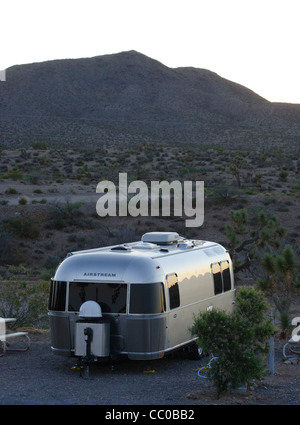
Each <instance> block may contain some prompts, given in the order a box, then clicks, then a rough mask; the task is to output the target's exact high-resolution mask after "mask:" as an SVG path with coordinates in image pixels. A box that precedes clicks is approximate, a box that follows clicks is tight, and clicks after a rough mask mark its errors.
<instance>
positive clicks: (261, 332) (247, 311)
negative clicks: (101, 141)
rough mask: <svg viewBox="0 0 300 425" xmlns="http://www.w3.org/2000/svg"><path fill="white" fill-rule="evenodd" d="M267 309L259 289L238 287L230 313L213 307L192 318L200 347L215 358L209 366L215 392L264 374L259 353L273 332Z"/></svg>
mask: <svg viewBox="0 0 300 425" xmlns="http://www.w3.org/2000/svg"><path fill="white" fill-rule="evenodd" d="M266 311H267V305H266V303H265V301H264V298H263V294H262V292H260V291H255V290H254V289H252V288H251V289H248V288H241V289H240V291H239V293H238V295H237V297H236V309H235V312H234V313H233V314H228V313H226V312H224V311H220V310H213V311H211V312H203V313H200V314H199V316H198V317H196V318H195V321H194V325H193V328H192V333H193V334H194V335H196V336H197V337H198V344H199V346H201V347H202V349H203V350H204V352H207V353H213V354H214V356H216V357H217V358H218V359H217V360H216V361H214V362H212V363H211V366H212V367H211V369H209V378H210V379H211V381H212V382H213V384H214V386H215V388H216V391H217V394H218V395H221V394H223V393H224V392H226V391H227V390H228V389H230V388H237V387H239V386H240V385H244V384H248V383H250V382H251V381H252V380H253V379H261V378H262V377H263V375H264V373H265V365H264V361H263V357H262V353H267V352H268V344H267V342H268V339H269V338H270V336H271V335H273V334H274V328H273V325H272V321H271V319H268V318H266V317H265V313H266Z"/></svg>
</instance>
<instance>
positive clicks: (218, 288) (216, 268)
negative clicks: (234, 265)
mask: <svg viewBox="0 0 300 425" xmlns="http://www.w3.org/2000/svg"><path fill="white" fill-rule="evenodd" d="M211 270H212V274H213V279H214V289H215V295H218V294H221V293H222V277H221V269H220V263H215V264H212V265H211Z"/></svg>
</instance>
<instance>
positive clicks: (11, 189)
mask: <svg viewBox="0 0 300 425" xmlns="http://www.w3.org/2000/svg"><path fill="white" fill-rule="evenodd" d="M5 194H6V195H17V194H18V191H17V189H15V188H14V187H9V188H7V189H6V191H5Z"/></svg>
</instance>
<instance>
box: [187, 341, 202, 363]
mask: <svg viewBox="0 0 300 425" xmlns="http://www.w3.org/2000/svg"><path fill="white" fill-rule="evenodd" d="M190 353H191V355H192V359H193V360H199V359H201V357H202V356H203V349H202V347H199V345H198V344H197V343H196V342H193V343H192V344H191V345H190Z"/></svg>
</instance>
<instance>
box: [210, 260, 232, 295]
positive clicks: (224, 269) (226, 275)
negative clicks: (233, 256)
mask: <svg viewBox="0 0 300 425" xmlns="http://www.w3.org/2000/svg"><path fill="white" fill-rule="evenodd" d="M211 271H212V274H213V281H214V289H215V295H218V294H221V293H222V292H226V291H230V289H231V277H230V270H229V262H228V261H221V262H220V263H214V264H211Z"/></svg>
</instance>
